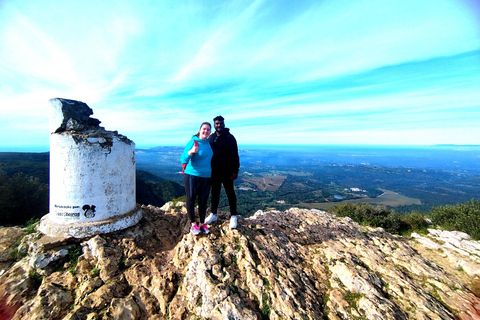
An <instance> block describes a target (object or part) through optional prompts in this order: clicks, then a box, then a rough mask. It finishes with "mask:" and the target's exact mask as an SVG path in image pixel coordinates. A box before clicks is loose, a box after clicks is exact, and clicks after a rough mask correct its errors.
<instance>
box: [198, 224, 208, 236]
mask: <svg viewBox="0 0 480 320" xmlns="http://www.w3.org/2000/svg"><path fill="white" fill-rule="evenodd" d="M200 231H201V232H202V233H204V234H209V233H210V230H208V226H207V225H206V224H204V225H203V226H201V227H200Z"/></svg>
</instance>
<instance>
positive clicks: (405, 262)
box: [0, 203, 480, 319]
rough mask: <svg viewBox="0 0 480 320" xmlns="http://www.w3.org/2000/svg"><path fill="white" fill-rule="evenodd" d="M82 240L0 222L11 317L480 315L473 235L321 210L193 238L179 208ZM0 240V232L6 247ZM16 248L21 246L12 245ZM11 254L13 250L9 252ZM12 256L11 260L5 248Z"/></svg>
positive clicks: (153, 211) (261, 217)
mask: <svg viewBox="0 0 480 320" xmlns="http://www.w3.org/2000/svg"><path fill="white" fill-rule="evenodd" d="M143 212H144V218H143V219H142V220H141V221H140V222H139V224H137V225H136V226H133V227H130V228H128V229H125V230H123V231H117V232H114V233H111V234H104V235H97V236H95V237H92V238H90V239H84V240H68V239H67V240H62V241H60V240H59V239H51V238H48V237H41V234H38V233H37V234H35V233H34V234H30V235H28V236H26V237H23V234H21V233H19V232H18V229H15V230H13V231H12V230H9V229H10V228H4V229H1V230H0V236H3V237H6V236H8V240H9V241H10V243H11V245H10V250H11V249H14V250H13V251H16V252H17V256H18V254H20V253H22V252H26V253H24V256H23V258H21V259H20V260H18V261H17V262H15V263H14V262H13V261H10V262H9V261H8V259H7V258H5V255H2V263H3V264H2V268H4V271H0V272H1V276H0V292H1V297H0V303H2V307H1V308H0V314H5V315H7V316H10V317H11V318H13V319H480V299H479V297H478V295H479V288H480V285H479V282H478V280H476V279H478V276H479V270H480V268H479V256H480V243H479V242H478V241H473V240H471V239H469V237H468V236H467V235H465V234H461V233H448V232H445V231H443V232H442V231H439V230H433V229H432V230H431V232H430V234H428V235H418V234H413V235H412V237H408V238H406V237H401V236H394V235H391V234H389V233H386V232H385V231H384V230H382V229H378V228H377V229H373V228H369V227H363V226H360V225H358V224H357V223H355V222H353V221H352V220H351V219H349V218H337V217H334V216H332V215H330V214H328V213H326V212H323V211H319V210H304V209H297V208H292V209H290V210H287V211H284V212H279V211H269V212H262V211H258V212H257V213H255V215H253V216H252V217H250V218H247V219H242V218H240V219H239V225H238V229H236V230H232V229H229V227H228V220H227V215H225V214H223V213H220V215H219V218H220V219H219V221H217V223H216V224H214V225H212V226H211V228H210V229H211V231H212V232H211V234H209V235H201V236H197V237H195V236H192V235H191V234H189V233H188V230H189V222H188V219H187V215H186V214H185V210H184V208H183V207H181V206H175V207H174V206H173V205H172V204H171V203H169V204H167V205H165V206H164V207H162V208H156V207H151V206H147V207H143ZM5 241H7V240H5V239H3V238H2V240H1V242H0V244H1V245H2V247H3V248H6V249H8V246H6V242H5ZM15 246H18V250H15V249H16V248H15ZM13 256H14V255H11V257H13ZM11 259H13V258H11Z"/></svg>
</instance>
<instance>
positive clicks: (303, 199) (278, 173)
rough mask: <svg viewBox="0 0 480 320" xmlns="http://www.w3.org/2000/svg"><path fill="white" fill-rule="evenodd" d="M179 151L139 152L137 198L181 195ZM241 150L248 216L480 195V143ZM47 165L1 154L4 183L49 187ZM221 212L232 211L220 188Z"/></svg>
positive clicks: (241, 192) (414, 206) (422, 205)
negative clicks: (19, 180)
mask: <svg viewBox="0 0 480 320" xmlns="http://www.w3.org/2000/svg"><path fill="white" fill-rule="evenodd" d="M182 151H183V147H176V146H162V147H157V148H151V149H138V150H136V166H137V202H139V203H141V204H152V205H155V206H161V205H163V204H164V203H165V202H167V201H169V200H171V199H173V198H178V197H181V196H182V195H184V190H183V175H182V173H181V166H180V163H179V157H180V154H181V152H182ZM239 153H240V163H241V167H240V174H239V178H238V179H237V181H236V182H235V186H236V188H237V199H238V201H237V202H238V211H239V213H240V214H242V215H243V216H250V215H252V214H254V213H255V212H256V211H258V210H266V209H277V210H286V209H288V208H291V207H300V208H317V209H327V208H329V207H331V206H333V205H335V204H338V203H347V202H366V203H370V204H380V205H384V206H387V207H389V208H393V209H394V210H395V211H397V212H400V213H410V212H413V211H416V212H421V213H423V212H427V211H428V210H430V209H431V208H432V207H434V206H441V205H455V204H457V203H465V202H467V201H469V200H471V199H479V198H480V156H479V155H480V147H478V146H462V147H459V146H435V147H409V148H407V147H396V148H393V147H390V148H389V147H340V146H336V147H335V146H328V147H327V146H302V147H301V146H298V147H292V146H240V150H239ZM48 170H49V154H48V153H8V152H3V153H0V173H1V174H2V177H3V178H2V179H3V180H2V181H3V182H2V183H8V180H6V179H7V178H8V177H10V178H11V177H13V176H14V175H15V174H16V173H19V172H22V173H23V174H24V176H25V177H34V178H37V179H38V182H37V183H40V184H42V185H44V186H45V187H44V188H43V189H44V190H47V191H48ZM24 179H25V178H24ZM25 181H27V180H25ZM45 188H46V189H45ZM41 197H48V196H47V193H45V191H44V192H43V193H42V195H41ZM0 200H1V199H0ZM7 200H8V199H7ZM7 200H6V201H7ZM4 202H5V201H4ZM7 202H8V201H7ZM39 203H41V206H37V207H38V208H37V210H38V213H36V214H35V216H37V217H38V216H42V215H43V214H45V213H47V211H48V205H47V204H48V199H44V201H39ZM29 210H32V209H29ZM220 210H224V211H228V210H229V208H228V203H227V199H226V197H225V194H224V193H223V192H222V194H221V199H220ZM27 220H28V219H27Z"/></svg>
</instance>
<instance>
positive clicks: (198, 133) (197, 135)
mask: <svg viewBox="0 0 480 320" xmlns="http://www.w3.org/2000/svg"><path fill="white" fill-rule="evenodd" d="M204 124H208V126H209V127H210V130H212V125H211V124H210V122H203V123H202V124H201V125H200V128H198V132H197V134H195V135H194V136H196V137H200V129H202V127H203V125H204Z"/></svg>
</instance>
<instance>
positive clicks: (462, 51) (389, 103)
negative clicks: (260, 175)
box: [0, 0, 480, 151]
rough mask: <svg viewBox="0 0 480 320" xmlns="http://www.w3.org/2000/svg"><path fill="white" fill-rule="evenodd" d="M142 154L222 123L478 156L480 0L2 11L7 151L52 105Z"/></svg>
mask: <svg viewBox="0 0 480 320" xmlns="http://www.w3.org/2000/svg"><path fill="white" fill-rule="evenodd" d="M55 97H61V98H68V99H74V100H80V101H83V102H85V103H87V104H88V105H89V106H90V107H91V108H92V109H93V111H94V115H93V117H94V118H98V119H99V120H101V121H102V124H101V125H102V126H104V127H105V128H106V129H107V130H118V131H119V132H120V133H121V134H123V135H126V136H127V137H129V138H130V139H132V140H133V141H134V142H135V143H136V144H137V147H138V148H147V147H152V146H160V145H163V146H168V145H184V144H185V143H186V142H187V141H188V139H189V138H190V137H191V135H192V134H194V133H196V131H197V130H198V127H199V125H200V123H201V122H203V121H211V120H212V119H213V117H215V116H217V115H219V114H221V115H223V116H224V117H225V119H226V121H225V122H226V126H227V127H230V128H231V132H232V133H233V134H234V135H235V136H236V138H237V140H238V142H239V144H240V145H247V144H355V145H364V144H373V145H432V144H480V120H479V119H480V4H479V2H478V1H476V0H421V1H418V0H391V1H384V0H355V1H353V0H352V1H346V0H345V1H343V0H331V1H328V0H327V1H313V0H308V1H304V0H297V1H283V0H275V1H273V0H270V1H243V0H242V1H241V0H232V1H223V0H222V1H215V0H209V1H178V0H175V1H167V0H165V1H163V0H162V1H159V0H152V1H148V0H136V1H133V0H132V1H122V0H116V1H108V0H107V1H97V0H95V1H91V0H82V1H70V0H62V1H56V0H55V1H54V0H51V1H49V0H39V1H33V0H3V1H1V2H0V119H2V120H1V126H0V137H1V139H0V150H10V149H13V148H15V149H18V150H20V151H22V150H23V151H29V150H34V149H35V150H41V149H43V150H45V151H47V150H48V143H49V142H48V139H49V134H50V133H49V132H48V100H49V99H51V98H55Z"/></svg>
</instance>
